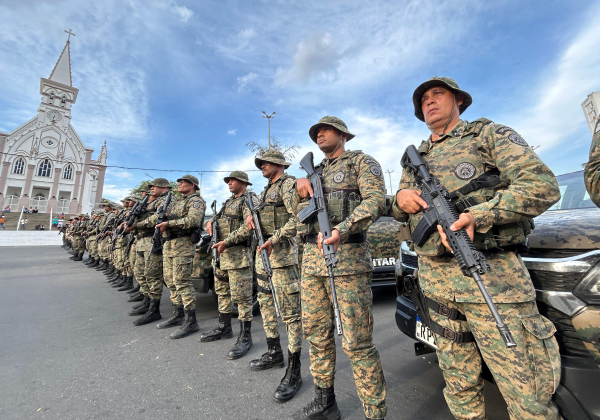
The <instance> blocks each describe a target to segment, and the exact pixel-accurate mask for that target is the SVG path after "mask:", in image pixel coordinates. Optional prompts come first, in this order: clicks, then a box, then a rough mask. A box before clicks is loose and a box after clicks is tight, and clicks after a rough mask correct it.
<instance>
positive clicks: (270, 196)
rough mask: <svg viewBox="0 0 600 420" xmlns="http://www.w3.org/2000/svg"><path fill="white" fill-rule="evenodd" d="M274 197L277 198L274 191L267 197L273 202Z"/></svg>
mask: <svg viewBox="0 0 600 420" xmlns="http://www.w3.org/2000/svg"><path fill="white" fill-rule="evenodd" d="M275 197H277V193H276V192H275V191H273V192H272V193H271V195H269V198H270V199H271V200H275Z"/></svg>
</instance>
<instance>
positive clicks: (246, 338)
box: [227, 321, 252, 360]
mask: <svg viewBox="0 0 600 420" xmlns="http://www.w3.org/2000/svg"><path fill="white" fill-rule="evenodd" d="M251 326H252V321H240V335H238V339H237V341H236V343H235V344H234V345H233V347H232V348H231V350H229V353H228V354H227V358H228V359H229V360H235V359H239V358H240V357H244V356H245V355H246V353H248V350H250V349H251V348H252V334H250V327H251Z"/></svg>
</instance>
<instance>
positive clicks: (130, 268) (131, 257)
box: [125, 243, 137, 277]
mask: <svg viewBox="0 0 600 420" xmlns="http://www.w3.org/2000/svg"><path fill="white" fill-rule="evenodd" d="M125 246H127V243H125ZM136 255H137V252H135V243H132V244H131V247H130V248H129V252H128V253H127V255H126V257H125V260H126V263H125V275H126V276H129V277H133V275H134V270H135V257H136Z"/></svg>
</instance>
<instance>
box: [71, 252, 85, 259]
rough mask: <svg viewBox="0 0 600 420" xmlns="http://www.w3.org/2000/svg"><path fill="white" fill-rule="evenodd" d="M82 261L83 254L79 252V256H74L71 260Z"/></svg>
mask: <svg viewBox="0 0 600 420" xmlns="http://www.w3.org/2000/svg"><path fill="white" fill-rule="evenodd" d="M82 259H83V252H80V253H79V254H75V258H73V261H81V260H82Z"/></svg>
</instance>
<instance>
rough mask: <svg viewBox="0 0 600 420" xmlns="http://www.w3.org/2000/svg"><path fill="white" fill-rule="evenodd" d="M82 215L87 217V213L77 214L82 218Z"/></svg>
mask: <svg viewBox="0 0 600 420" xmlns="http://www.w3.org/2000/svg"><path fill="white" fill-rule="evenodd" d="M82 217H88V215H87V214H84V213H81V214H80V215H79V218H82Z"/></svg>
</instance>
